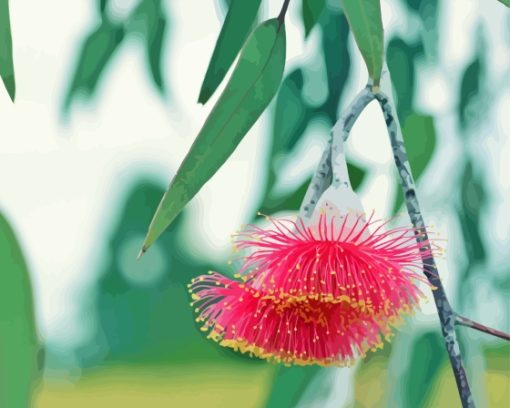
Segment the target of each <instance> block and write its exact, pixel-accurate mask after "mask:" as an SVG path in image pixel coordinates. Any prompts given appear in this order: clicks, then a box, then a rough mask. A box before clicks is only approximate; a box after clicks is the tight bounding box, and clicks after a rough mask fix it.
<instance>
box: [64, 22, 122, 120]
mask: <svg viewBox="0 0 510 408" xmlns="http://www.w3.org/2000/svg"><path fill="white" fill-rule="evenodd" d="M124 36H125V30H124V26H123V25H122V24H115V23H113V22H111V21H109V20H108V19H106V18H105V19H103V21H102V22H101V24H100V25H99V27H98V28H97V29H96V30H95V31H93V32H92V33H91V34H90V35H89V36H88V37H87V39H86V40H85V41H84V43H83V45H82V47H81V52H80V55H79V58H78V63H77V64H76V68H75V70H74V74H73V77H72V80H71V85H70V86H69V89H68V91H67V94H66V97H65V99H64V105H63V111H64V112H67V111H68V110H69V108H70V106H71V103H72V101H73V99H74V98H75V97H76V96H77V95H83V96H85V97H87V98H90V97H91V96H92V95H93V94H94V92H95V90H96V87H97V84H98V82H99V79H100V77H101V75H102V74H103V72H104V70H105V68H106V66H107V65H108V63H109V62H110V60H111V58H112V56H113V54H114V53H115V51H116V50H117V48H118V47H119V45H120V43H121V42H122V40H123V39H124Z"/></svg>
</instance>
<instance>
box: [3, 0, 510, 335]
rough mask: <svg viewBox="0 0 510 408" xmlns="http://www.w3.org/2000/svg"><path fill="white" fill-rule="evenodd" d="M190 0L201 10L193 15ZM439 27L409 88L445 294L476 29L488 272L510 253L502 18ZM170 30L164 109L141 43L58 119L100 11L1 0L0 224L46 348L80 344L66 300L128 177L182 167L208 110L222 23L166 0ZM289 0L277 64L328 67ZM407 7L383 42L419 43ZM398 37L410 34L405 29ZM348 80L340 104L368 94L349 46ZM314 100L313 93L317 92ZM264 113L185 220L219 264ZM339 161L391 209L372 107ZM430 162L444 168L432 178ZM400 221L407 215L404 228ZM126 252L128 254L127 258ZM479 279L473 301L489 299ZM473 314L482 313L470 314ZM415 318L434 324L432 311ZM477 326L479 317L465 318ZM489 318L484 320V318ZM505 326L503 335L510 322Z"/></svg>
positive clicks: (298, 166)
mask: <svg viewBox="0 0 510 408" xmlns="http://www.w3.org/2000/svg"><path fill="white" fill-rule="evenodd" d="M112 3H113V7H114V9H115V10H116V11H117V13H119V14H122V13H126V12H127V11H129V9H130V7H132V5H133V4H134V3H135V2H134V1H122V0H117V1H112ZM266 3H270V7H266V8H265V10H264V12H263V14H264V16H265V17H269V16H275V15H277V13H278V11H279V8H280V6H281V1H275V0H270V1H269V2H266ZM197 5H199V6H197ZM443 5H444V6H443V7H444V10H443V11H442V13H441V16H442V19H441V21H440V39H441V47H440V55H439V64H434V65H432V64H427V63H426V62H423V63H422V64H420V66H419V68H418V81H422V82H421V83H422V84H423V83H425V82H426V83H427V84H428V86H427V87H421V88H420V89H419V90H418V91H417V100H416V104H417V106H418V107H420V108H421V109H422V110H423V111H425V112H429V113H432V114H435V115H437V116H436V124H437V131H438V140H437V151H436V154H435V156H434V158H433V160H432V162H431V165H430V166H429V168H428V170H427V172H426V173H425V174H424V176H423V178H422V181H423V183H421V185H422V186H423V187H424V188H422V189H420V190H419V197H420V198H421V200H422V207H423V210H424V213H425V217H426V220H427V223H429V224H432V225H434V228H435V230H436V231H439V232H440V233H441V235H442V236H443V237H447V238H448V239H449V241H448V243H447V247H448V252H447V257H448V258H447V260H446V261H440V267H441V271H442V273H443V276H444V279H445V282H446V285H447V287H452V285H455V272H456V270H457V268H458V266H459V265H458V262H457V260H458V259H461V255H462V251H463V247H462V243H461V242H458V241H457V242H456V241H455V239H453V238H452V237H455V236H458V234H459V227H458V225H457V224H456V222H454V221H452V220H453V219H454V216H453V212H452V208H451V207H445V202H446V201H448V200H450V199H451V197H450V191H451V186H452V184H453V183H456V182H457V179H456V177H458V176H459V171H460V169H458V168H456V167H455V165H456V160H457V158H458V155H459V154H461V153H460V152H461V146H462V143H463V142H462V139H461V137H460V135H459V134H458V130H457V128H456V126H457V125H456V121H455V114H456V98H457V94H458V86H459V82H460V76H461V74H462V72H463V69H464V67H465V66H466V64H467V63H469V62H470V61H471V59H472V58H473V55H474V52H475V47H476V41H475V35H476V29H477V27H479V26H480V25H481V27H482V28H483V30H484V32H485V34H486V37H487V44H488V45H487V57H488V61H487V66H488V70H489V72H488V75H489V78H490V79H489V82H490V89H489V90H490V94H491V104H492V109H491V111H490V117H487V118H486V120H482V123H481V124H480V135H479V136H480V140H482V141H483V142H482V143H481V144H478V145H476V146H470V150H471V151H472V154H473V155H475V157H478V158H479V160H481V161H483V162H485V163H486V166H487V167H486V168H487V174H486V175H485V177H486V178H487V179H488V180H489V179H492V180H493V182H492V183H491V184H490V185H489V190H490V191H491V193H492V194H494V198H493V200H492V201H491V205H492V206H491V208H489V210H487V211H486V212H485V213H484V215H483V217H484V220H486V224H487V226H486V228H485V229H486V230H485V231H484V232H485V239H486V240H487V241H488V242H490V244H491V245H492V248H493V249H494V250H493V251H492V252H491V257H492V258H491V262H492V263H494V264H495V265H501V267H502V268H503V267H504V262H505V263H507V262H508V248H509V247H510V227H509V225H510V223H509V221H510V211H509V206H510V178H509V177H508V175H509V174H510V160H509V159H510V116H509V115H508V112H509V111H510V88H509V85H508V77H509V75H508V74H509V73H510V63H509V61H510V52H509V50H510V48H509V47H508V44H509V30H508V26H509V21H510V19H509V14H508V12H502V10H504V9H503V8H502V6H501V5H500V4H499V3H498V2H497V1H495V0H491V1H489V0H449V1H444V2H443ZM166 6H167V8H168V9H169V10H170V13H169V14H170V18H171V27H170V30H169V33H168V35H169V39H168V42H167V50H166V54H165V64H164V66H165V67H166V69H165V72H164V75H165V77H166V79H167V82H168V85H169V87H168V88H169V90H170V92H169V94H170V97H169V100H168V101H166V102H165V101H163V100H161V98H160V97H159V96H158V94H157V92H156V91H155V90H154V88H153V86H152V84H151V82H150V79H149V77H148V75H147V72H146V67H145V56H144V54H143V52H144V51H143V49H142V47H141V46H140V44H138V43H137V42H136V41H129V42H128V43H125V44H123V45H122V46H121V48H120V51H119V52H118V54H117V55H116V57H115V58H114V60H113V62H112V64H110V66H109V67H108V69H107V71H106V73H105V75H104V77H103V78H102V80H101V82H100V84H99V86H98V92H97V95H96V97H95V102H93V103H90V104H75V105H74V106H73V107H72V112H71V117H70V120H69V123H68V124H64V123H62V121H61V120H60V116H59V110H60V106H61V102H62V98H63V95H64V92H65V90H66V87H67V85H68V81H69V77H70V74H71V72H72V69H73V67H74V64H75V60H76V56H77V52H78V50H79V45H80V44H81V41H82V39H83V38H84V36H85V34H86V33H88V32H89V31H90V30H91V28H92V26H93V25H94V24H96V2H95V1H90V0H74V1H66V0H45V1H44V2H42V1H33V0H16V1H12V2H11V20H12V21H11V23H12V31H13V39H14V58H15V69H16V81H17V98H16V103H15V104H14V105H13V104H12V103H11V102H10V100H9V98H8V96H7V93H6V92H5V90H4V89H3V87H1V86H0V142H1V146H2V147H1V149H0V186H1V195H0V209H1V210H2V211H3V212H4V214H5V215H6V216H8V218H9V220H10V221H11V223H12V224H13V226H14V228H15V230H16V232H17V233H18V236H19V239H20V241H21V243H22V245H23V248H24V251H25V253H26V257H27V260H28V263H29V265H30V269H31V273H32V277H33V282H34V290H35V300H36V305H37V307H36V310H37V318H38V322H39V329H40V332H41V335H42V337H43V339H45V340H47V341H50V342H52V343H54V344H62V345H72V344H76V343H78V342H79V341H80V339H82V337H83V336H84V335H86V333H85V332H84V330H86V328H84V327H83V325H82V324H80V321H79V312H80V307H81V306H80V304H79V302H77V301H76V299H79V297H80V296H81V295H82V294H83V293H86V290H87V289H88V288H89V287H90V285H91V284H92V283H93V281H94V279H95V276H94V273H95V271H96V269H97V268H96V265H97V262H99V260H100V258H101V256H103V255H104V254H103V253H102V252H101V251H102V250H103V249H102V248H103V247H104V243H105V241H104V240H103V238H98V237H101V236H103V237H104V239H106V236H104V235H103V234H104V233H107V232H108V231H109V230H110V228H111V226H112V225H113V224H114V223H115V219H112V217H115V216H116V214H117V208H118V205H119V204H120V203H121V202H122V200H123V198H124V194H125V193H126V191H127V189H128V188H129V186H130V183H131V182H132V181H133V180H134V178H136V177H137V176H138V175H140V174H142V175H143V174H152V175H155V176H156V177H157V178H158V179H160V180H161V182H162V183H164V184H166V183H168V182H169V181H170V177H171V175H172V174H173V172H174V171H175V170H176V168H177V167H178V165H179V163H180V161H181V160H182V158H183V157H184V155H185V154H186V152H187V150H188V148H189V146H190V145H191V143H192V142H193V139H194V137H195V136H196V134H197V132H198V130H199V129H200V127H201V125H202V123H203V121H204V120H205V118H206V116H207V114H208V112H209V110H210V109H211V107H212V106H213V103H214V101H215V100H216V98H217V95H218V93H217V94H216V96H215V97H214V98H213V100H212V101H211V102H210V103H208V104H207V105H206V106H205V107H203V106H201V105H198V104H197V103H196V99H197V95H198V90H199V88H200V84H201V81H202V79H203V75H204V72H205V69H206V67H207V64H208V62H209V58H210V55H211V53H212V49H213V47H214V43H215V41H216V38H217V35H218V32H219V29H220V27H221V22H222V16H221V12H220V10H219V9H218V7H216V6H215V2H213V1H209V0H194V1H189V0H174V1H167V2H166ZM299 6H300V2H299V1H292V2H291V7H290V11H289V15H288V17H287V66H286V69H287V70H291V69H292V68H293V67H295V66H296V64H302V63H303V62H306V61H307V62H306V64H307V65H308V68H307V70H308V71H307V72H308V74H309V75H313V73H314V71H315V70H316V69H317V68H318V67H319V68H320V66H321V64H323V62H322V61H320V59H317V58H316V49H317V47H318V45H319V42H320V32H319V31H318V30H315V31H314V32H312V34H311V36H310V38H309V40H308V42H307V43H306V44H305V43H304V42H303V33H302V32H301V24H300V20H299V18H300V17H299ZM402 15H403V14H402V9H401V3H400V2H399V1H396V0H391V1H390V0H387V1H383V20H384V24H385V29H386V33H387V34H388V36H387V38H389V37H390V35H391V33H392V32H394V31H397V32H399V33H409V32H411V34H410V35H411V38H412V35H417V33H414V34H413V32H412V31H413V29H412V27H416V26H417V25H416V24H413V22H412V21H411V22H410V23H409V27H408V26H406V25H402V23H399V21H400V22H401V21H402V18H401V16H402ZM406 38H410V37H409V34H406ZM350 46H351V48H352V50H353V52H352V56H353V61H352V66H351V71H352V73H351V77H350V81H349V83H348V86H347V92H346V93H345V94H344V98H345V100H344V101H343V104H346V103H347V102H348V101H349V99H350V98H352V97H353V96H354V94H355V93H357V92H358V91H359V89H361V88H362V87H363V86H364V83H365V81H366V70H365V68H364V66H363V63H362V60H361V58H360V57H359V55H358V53H357V51H355V50H354V47H355V45H354V43H353V42H352V39H351V45H350ZM319 96H320V94H319ZM268 119H269V118H268V116H267V115H264V116H263V117H262V118H261V119H260V120H259V121H258V122H257V124H256V125H255V126H254V127H253V128H252V130H251V131H250V132H249V134H248V135H247V136H246V138H245V139H244V141H243V142H242V143H241V144H240V146H239V148H238V149H237V150H236V151H235V153H234V154H233V155H232V157H231V158H230V159H229V160H228V162H227V163H226V164H225V165H224V166H223V167H222V168H221V169H220V171H219V172H218V173H217V174H216V175H215V176H214V177H213V179H212V180H211V181H210V182H209V183H207V185H206V186H205V187H204V188H203V189H202V191H201V192H200V193H199V194H198V196H197V198H196V199H195V200H193V202H192V203H191V205H190V206H189V208H190V209H191V215H190V216H189V217H187V218H186V223H187V224H186V225H187V228H188V229H189V230H190V231H199V232H200V233H199V234H197V235H195V236H194V239H193V242H190V243H189V250H190V251H193V252H200V253H201V255H203V256H206V257H209V258H210V259H213V260H215V261H221V260H222V259H224V258H225V256H226V255H228V253H229V250H230V234H231V233H232V232H233V231H235V230H237V229H238V227H239V225H240V224H242V223H244V222H246V220H247V218H248V217H249V216H250V215H251V214H253V213H254V212H255V211H256V210H257V208H255V203H254V202H255V197H257V195H258V194H259V193H260V187H261V186H260V185H259V182H258V180H259V176H258V172H259V170H258V167H259V162H260V160H261V159H262V158H263V157H264V155H265V154H266V152H267V137H268V136H269V126H270V120H268ZM327 131H328V129H324V128H323V125H321V124H320V123H312V124H310V126H309V128H308V130H307V137H306V138H305V139H304V140H303V141H302V142H301V143H300V146H299V148H298V150H297V152H298V154H296V155H295V157H294V159H293V160H292V161H291V162H289V163H287V165H286V167H285V168H286V171H285V174H284V175H283V176H284V178H285V179H288V180H289V183H290V184H292V183H296V184H297V183H299V181H300V180H302V179H303V178H304V176H305V175H307V174H309V173H310V172H311V171H313V169H314V168H315V166H316V164H317V161H318V159H319V157H320V155H321V149H322V146H323V144H324V140H325V139H324V134H325V133H326V132H327ZM347 151H348V155H349V156H350V157H351V158H353V159H354V160H355V161H357V162H359V163H362V164H364V165H365V166H367V167H370V168H371V173H370V175H369V178H368V181H367V182H366V183H365V184H364V187H363V190H362V192H361V195H362V201H363V204H364V206H365V208H366V210H368V211H371V210H372V209H376V211H377V214H378V215H380V216H385V215H387V213H388V212H389V210H390V208H389V204H387V202H388V200H387V199H386V197H387V196H388V195H391V196H393V194H394V191H395V188H396V185H395V184H394V182H393V178H390V177H389V176H390V175H392V173H391V170H392V166H393V162H392V157H391V153H390V148H389V144H388V140H387V137H386V134H385V127H384V123H383V118H382V115H381V114H380V112H379V109H378V107H377V106H376V105H375V104H371V105H370V106H369V107H368V108H367V109H366V112H364V114H363V115H362V117H361V118H360V120H359V122H358V123H357V124H356V125H355V127H354V129H353V132H352V134H351V137H350V140H349V143H348V146H347ZM434 163H436V164H438V166H437V167H438V168H439V171H438V170H436V171H434V169H432V168H433V167H434ZM403 220H404V222H406V219H405V217H404V218H403ZM135 257H136V253H133V262H135ZM486 291H487V288H484V286H483V282H482V283H481V285H480V293H481V294H483V295H484V296H487V293H486ZM485 302H487V304H488V307H489V306H490V307H491V309H492V310H493V311H494V312H493V313H492V314H490V315H488V316H487V315H485V320H484V321H485V322H486V323H487V324H491V323H492V324H494V325H496V326H499V327H500V328H501V329H505V327H504V324H506V325H507V326H508V322H506V323H505V322H504V321H502V319H503V316H502V314H501V313H498V312H497V311H498V310H502V311H503V312H504V310H505V308H506V307H505V303H504V302H505V301H504V300H502V299H498V298H493V297H491V298H490V299H487V300H485ZM475 313H480V312H476V311H475ZM424 315H429V316H430V318H431V319H434V318H435V317H434V316H435V315H434V307H433V305H432V303H430V304H428V305H425V306H424ZM473 317H476V316H473ZM491 319H492V320H493V321H492V322H491ZM506 329H508V327H506Z"/></svg>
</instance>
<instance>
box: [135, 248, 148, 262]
mask: <svg viewBox="0 0 510 408" xmlns="http://www.w3.org/2000/svg"><path fill="white" fill-rule="evenodd" d="M147 249H148V247H147V246H146V245H144V246H142V249H140V252H138V255H137V256H136V259H137V260H139V259H140V258H141V257H142V256H143V254H145V253H146V252H147Z"/></svg>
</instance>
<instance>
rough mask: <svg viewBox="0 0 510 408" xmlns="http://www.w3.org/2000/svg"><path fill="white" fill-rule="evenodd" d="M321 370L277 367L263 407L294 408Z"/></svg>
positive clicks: (308, 367)
mask: <svg viewBox="0 0 510 408" xmlns="http://www.w3.org/2000/svg"><path fill="white" fill-rule="evenodd" d="M323 370H324V369H323V368H321V367H318V366H307V367H299V366H293V367H283V366H280V367H278V369H277V370H276V373H275V377H274V380H273V386H272V388H271V391H270V393H269V397H268V400H267V402H266V404H265V405H264V406H265V407H267V408H287V407H295V406H296V405H297V404H298V402H299V400H300V399H301V397H302V396H303V394H304V393H305V391H306V388H307V386H308V385H309V384H310V382H311V381H312V380H313V378H314V377H315V376H316V375H317V374H319V372H320V371H323Z"/></svg>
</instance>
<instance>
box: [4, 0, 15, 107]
mask: <svg viewBox="0 0 510 408" xmlns="http://www.w3.org/2000/svg"><path fill="white" fill-rule="evenodd" d="M0 77H2V81H3V83H4V85H5V89H7V93H8V94H9V96H10V97H11V100H12V101H13V102H14V98H15V97H16V82H15V80H14V61H13V58H12V36H11V22H10V18H9V1H8V0H0Z"/></svg>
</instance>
